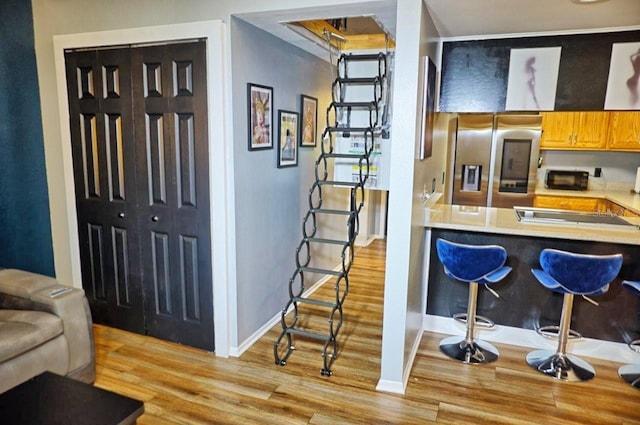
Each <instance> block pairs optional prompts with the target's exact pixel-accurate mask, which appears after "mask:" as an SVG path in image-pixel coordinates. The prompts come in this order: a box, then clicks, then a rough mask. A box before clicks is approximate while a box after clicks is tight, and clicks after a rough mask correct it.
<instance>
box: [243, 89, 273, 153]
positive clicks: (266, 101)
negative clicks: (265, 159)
mask: <svg viewBox="0 0 640 425" xmlns="http://www.w3.org/2000/svg"><path fill="white" fill-rule="evenodd" d="M260 113H262V117H263V122H262V123H258V119H259V118H260V115H259V114H260ZM247 134H248V142H249V150H250V151H255V150H263V149H273V87H269V86H263V85H260V84H254V83H247Z"/></svg>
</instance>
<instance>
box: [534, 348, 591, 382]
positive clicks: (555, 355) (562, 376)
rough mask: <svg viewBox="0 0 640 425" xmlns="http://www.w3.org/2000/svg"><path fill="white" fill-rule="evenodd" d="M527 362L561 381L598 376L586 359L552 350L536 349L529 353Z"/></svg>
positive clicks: (582, 379)
mask: <svg viewBox="0 0 640 425" xmlns="http://www.w3.org/2000/svg"><path fill="white" fill-rule="evenodd" d="M527 363H528V364H529V366H531V367H532V368H534V369H536V370H537V371H538V372H540V373H542V374H544V375H547V376H550V377H552V378H554V379H557V380H559V381H571V382H580V381H588V380H589V379H592V378H593V377H594V376H596V371H595V369H593V367H592V366H591V365H590V364H589V363H587V362H585V361H584V360H582V359H580V358H578V357H576V356H570V355H567V354H563V353H560V352H557V351H551V350H535V351H532V352H530V353H529V354H527Z"/></svg>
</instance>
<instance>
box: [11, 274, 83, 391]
mask: <svg viewBox="0 0 640 425" xmlns="http://www.w3.org/2000/svg"><path fill="white" fill-rule="evenodd" d="M44 371H50V372H53V373H56V374H58V375H64V376H68V377H70V378H74V379H77V380H80V381H83V382H87V383H92V382H93V381H94V379H95V352H94V344H93V329H92V321H91V313H90V311H89V304H88V303H87V299H86V297H85V295H84V291H83V290H82V289H78V288H72V287H69V286H63V285H61V284H59V283H58V281H56V280H55V279H53V278H51V277H48V276H43V275H40V274H34V273H29V272H25V271H22V270H15V269H0V393H3V392H5V391H6V390H8V389H10V388H12V387H14V386H16V385H18V384H20V383H22V382H25V381H27V380H29V379H31V378H33V377H34V376H36V375H39V374H40V373H42V372H44Z"/></svg>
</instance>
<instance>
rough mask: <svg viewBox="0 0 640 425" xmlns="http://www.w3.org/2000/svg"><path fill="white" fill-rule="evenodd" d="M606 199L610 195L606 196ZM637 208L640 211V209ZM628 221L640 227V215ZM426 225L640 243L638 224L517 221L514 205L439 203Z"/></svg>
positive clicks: (426, 212) (426, 215)
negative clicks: (489, 206) (506, 206)
mask: <svg viewBox="0 0 640 425" xmlns="http://www.w3.org/2000/svg"><path fill="white" fill-rule="evenodd" d="M636 196H637V195H636ZM607 199H611V198H609V197H607ZM618 199H620V198H618ZM611 200H614V199H611ZM614 202H618V201H614ZM623 206H625V207H626V206H628V204H627V203H625V204H623ZM638 210H639V211H640V208H638ZM625 220H627V221H628V222H630V223H632V224H634V225H637V226H640V218H638V217H625ZM424 226H425V227H427V228H440V229H452V230H467V231H471V232H484V233H495V234H505V235H514V236H532V237H546V238H556V239H572V240H584V241H593V242H596V241H598V242H610V243H622V244H629V245H640V230H639V229H638V227H633V226H614V225H608V226H607V225H604V226H596V225H590V224H575V223H569V224H564V223H563V224H555V223H554V224H546V223H545V224H541V223H523V222H520V221H518V220H517V218H516V215H515V212H514V211H513V209H511V208H487V207H475V206H473V207H472V206H464V205H449V204H436V205H433V206H431V207H429V208H425V209H424Z"/></svg>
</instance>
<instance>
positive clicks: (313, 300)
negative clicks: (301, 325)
mask: <svg viewBox="0 0 640 425" xmlns="http://www.w3.org/2000/svg"><path fill="white" fill-rule="evenodd" d="M292 300H293V301H294V302H298V303H306V304H313V305H317V306H321V307H335V306H336V303H335V302H333V301H324V300H318V299H316V298H303V297H293V298H292Z"/></svg>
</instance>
